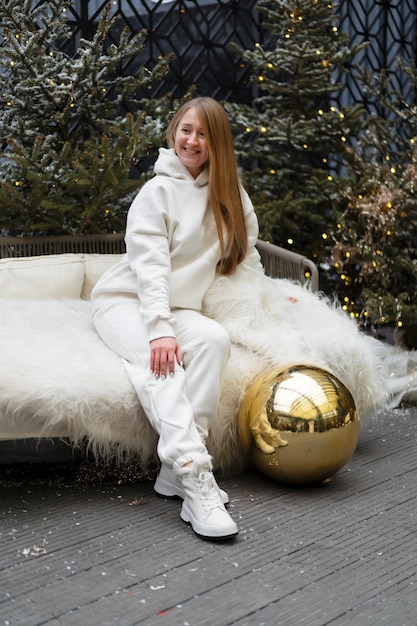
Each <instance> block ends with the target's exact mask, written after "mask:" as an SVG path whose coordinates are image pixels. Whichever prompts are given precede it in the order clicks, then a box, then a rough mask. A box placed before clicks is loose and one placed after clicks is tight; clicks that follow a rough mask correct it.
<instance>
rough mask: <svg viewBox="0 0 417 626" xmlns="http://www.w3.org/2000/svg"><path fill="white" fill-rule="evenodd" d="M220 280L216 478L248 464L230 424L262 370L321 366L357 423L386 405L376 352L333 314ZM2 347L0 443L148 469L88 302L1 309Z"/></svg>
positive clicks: (145, 434)
mask: <svg viewBox="0 0 417 626" xmlns="http://www.w3.org/2000/svg"><path fill="white" fill-rule="evenodd" d="M225 280H226V279H222V278H219V279H217V280H216V282H215V283H214V285H213V287H212V288H211V289H210V291H209V293H208V294H207V299H206V303H205V307H206V310H205V312H206V313H207V314H208V315H210V316H212V317H215V318H216V319H218V320H219V321H220V322H222V323H223V324H224V325H225V327H226V328H227V329H228V331H229V333H230V335H231V339H232V342H233V344H232V354H231V358H230V360H229V364H228V369H227V376H226V381H225V385H224V389H223V392H222V396H221V400H220V407H219V412H218V416H217V419H216V421H215V424H214V426H213V427H212V430H211V433H210V438H209V441H208V447H209V450H210V452H211V454H212V455H213V457H214V464H215V467H216V468H217V469H219V470H222V471H224V472H226V473H229V472H230V473H233V472H239V471H241V470H242V469H243V467H244V465H245V463H246V459H245V457H244V454H243V451H242V447H241V444H240V441H239V438H238V434H237V420H236V415H237V410H238V407H239V404H240V401H241V399H242V398H243V395H244V394H245V391H246V389H247V387H248V385H249V384H250V383H251V381H252V380H253V379H254V377H255V376H257V375H258V374H259V373H261V372H262V371H263V370H264V369H265V368H269V367H271V366H275V365H283V366H285V365H288V364H289V363H296V362H298V363H305V364H314V365H318V366H322V367H324V368H325V369H328V370H330V371H332V372H333V373H334V374H335V375H336V376H337V377H339V378H340V380H342V382H344V383H345V384H346V385H347V386H348V388H349V389H350V390H351V392H352V394H353V395H354V397H355V399H356V402H357V405H358V409H359V411H360V412H361V413H362V415H365V414H366V413H367V412H369V411H371V410H373V409H374V408H376V407H377V406H379V405H381V404H382V403H383V402H384V401H385V400H386V394H385V389H384V383H383V376H384V371H383V368H382V366H381V361H380V356H379V354H377V353H378V350H379V347H378V346H379V344H378V342H376V341H374V340H372V339H370V338H368V337H364V336H362V335H360V334H359V332H358V331H357V329H356V326H355V324H354V323H353V322H351V321H350V320H349V319H348V318H347V317H346V316H345V315H344V314H341V313H340V312H339V311H338V310H337V308H335V307H332V306H331V305H330V304H329V303H328V302H327V301H325V300H324V299H322V298H320V297H317V296H316V295H313V294H311V293H310V292H309V291H308V290H307V289H305V288H303V287H301V286H299V285H296V284H294V283H291V282H289V281H281V280H279V281H278V280H272V279H269V278H266V277H259V275H257V276H256V280H254V276H251V277H247V276H245V275H243V273H242V272H238V273H237V274H236V276H234V277H233V278H232V279H227V288H226V284H225ZM248 280H249V282H248ZM288 297H291V298H293V299H296V300H297V301H296V302H294V301H290V300H289V299H288ZM0 345H1V352H0V433H2V434H9V433H10V434H11V438H12V437H13V432H15V433H16V432H20V434H21V435H22V434H25V433H26V434H27V435H28V436H68V437H70V438H71V439H72V440H73V441H74V442H75V443H76V442H78V441H80V440H83V439H84V438H86V439H87V440H88V441H89V444H90V446H91V448H92V450H94V452H96V454H98V455H102V456H105V457H106V456H109V455H111V454H114V453H116V454H120V455H123V454H125V453H131V454H134V455H135V456H136V457H137V458H138V459H139V461H140V462H141V463H142V464H143V465H144V466H146V465H147V464H149V462H151V461H152V460H154V459H155V453H156V452H155V451H156V441H157V437H156V434H155V432H154V431H153V429H152V428H151V426H150V425H149V423H148V420H147V419H146V417H145V415H144V414H143V411H142V409H141V407H140V405H139V402H138V400H137V397H136V394H135V392H134V390H133V387H132V385H131V383H130V381H129V379H128V376H127V374H126V371H125V368H124V365H123V363H122V361H121V360H120V359H119V357H117V356H116V355H115V354H113V353H112V352H111V351H110V350H109V349H108V348H107V347H106V346H105V345H104V344H103V343H102V341H101V340H100V338H99V337H98V335H97V334H96V332H95V329H94V327H93V323H92V319H91V308H90V303H89V302H87V301H82V300H60V301H58V300H51V299H48V300H24V299H20V300H7V299H2V300H1V304H0Z"/></svg>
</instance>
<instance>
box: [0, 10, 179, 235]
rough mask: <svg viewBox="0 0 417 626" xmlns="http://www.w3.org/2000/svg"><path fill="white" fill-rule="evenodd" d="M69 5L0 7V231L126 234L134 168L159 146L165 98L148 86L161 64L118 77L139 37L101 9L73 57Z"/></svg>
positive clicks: (165, 64) (136, 182)
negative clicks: (88, 37)
mask: <svg viewBox="0 0 417 626" xmlns="http://www.w3.org/2000/svg"><path fill="white" fill-rule="evenodd" d="M69 5H70V3H69V2H62V0H50V1H49V2H44V3H38V4H37V6H36V7H35V8H33V2H32V1H31V0H8V1H7V2H2V3H1V4H0V23H1V25H2V27H1V37H2V39H1V42H0V45H1V48H0V49H1V60H0V147H1V150H2V152H1V155H0V179H1V189H0V231H1V232H3V233H7V234H25V233H42V234H59V233H87V232H90V233H91V232H111V231H118V230H123V228H124V222H125V215H126V209H127V206H128V204H129V200H130V198H131V196H132V195H133V193H134V192H135V190H136V189H137V187H138V185H139V184H140V181H139V180H138V175H137V174H136V175H132V168H134V167H135V166H136V164H137V163H138V162H139V161H140V160H141V159H144V158H145V157H146V156H147V155H148V154H149V151H150V150H151V149H152V147H153V146H155V144H159V143H160V126H161V125H160V123H158V120H159V119H160V118H161V117H162V118H163V117H164V115H166V111H167V109H166V108H165V107H166V106H167V103H166V102H165V100H162V99H160V100H159V101H155V100H152V98H151V95H148V94H151V88H152V84H153V83H154V82H155V81H157V80H159V79H160V78H161V77H162V75H164V74H165V72H166V71H167V68H168V60H167V59H164V60H162V61H161V62H160V63H159V65H158V66H157V67H155V68H153V69H151V70H148V69H147V68H143V67H142V68H140V69H139V71H137V73H136V74H135V75H129V74H126V75H125V74H124V73H123V69H124V65H125V64H126V62H127V61H128V60H129V59H132V58H133V57H135V56H136V55H138V53H139V52H140V50H141V49H142V47H143V44H144V34H142V33H138V34H136V35H131V34H130V33H129V32H128V31H127V30H123V31H122V32H121V34H120V35H119V36H118V39H117V43H116V44H115V43H111V40H110V38H109V32H111V33H112V37H113V39H114V31H111V29H112V27H113V26H114V23H115V20H114V19H112V18H111V17H110V5H108V6H106V8H105V9H104V11H103V13H102V15H101V17H100V20H99V23H98V25H97V28H96V31H95V33H94V35H93V37H92V39H91V41H90V40H85V39H81V40H80V41H79V43H78V46H77V48H76V50H75V53H74V54H68V53H67V52H65V50H66V49H69V46H68V44H69V43H73V42H72V32H71V28H70V25H69V21H68V20H69V11H68V7H69Z"/></svg>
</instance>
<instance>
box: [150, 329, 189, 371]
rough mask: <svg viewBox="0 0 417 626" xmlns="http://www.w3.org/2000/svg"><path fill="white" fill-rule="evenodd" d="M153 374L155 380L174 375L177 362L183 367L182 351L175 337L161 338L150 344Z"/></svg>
mask: <svg viewBox="0 0 417 626" xmlns="http://www.w3.org/2000/svg"><path fill="white" fill-rule="evenodd" d="M150 345H151V372H152V373H153V374H154V375H155V378H159V377H161V378H162V379H163V378H166V377H167V375H168V374H169V375H170V376H173V375H174V369H175V361H177V363H178V365H181V366H182V351H181V348H180V346H179V344H178V342H177V340H176V339H175V337H160V338H159V339H154V340H153V341H151V342H150Z"/></svg>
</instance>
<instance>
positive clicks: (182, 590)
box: [0, 407, 417, 626]
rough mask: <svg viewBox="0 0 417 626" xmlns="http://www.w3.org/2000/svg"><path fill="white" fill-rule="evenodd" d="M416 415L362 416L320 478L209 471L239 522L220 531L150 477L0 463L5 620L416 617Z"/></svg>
mask: <svg viewBox="0 0 417 626" xmlns="http://www.w3.org/2000/svg"><path fill="white" fill-rule="evenodd" d="M416 419H417V408H416V407H412V408H411V409H401V410H398V411H390V412H384V413H382V414H380V415H378V416H375V417H374V418H371V419H370V420H368V421H366V422H365V421H364V423H363V426H362V433H361V439H360V444H359V446H358V450H357V452H356V454H355V455H354V457H353V458H352V459H351V461H350V462H349V463H348V464H347V466H346V467H345V468H343V469H342V470H341V471H340V472H339V473H338V474H337V475H336V476H335V477H334V479H333V480H332V481H331V482H330V483H329V484H327V485H326V486H325V487H321V486H318V487H309V488H293V487H288V486H283V485H279V484H277V483H275V482H274V481H272V480H270V479H268V478H266V477H264V476H262V475H261V474H260V473H258V472H256V471H249V472H247V473H246V474H244V475H242V476H235V477H227V478H224V479H220V482H221V484H222V486H224V487H225V488H227V489H228V491H229V494H230V496H231V504H230V511H231V514H232V516H233V517H234V518H235V520H236V521H237V522H238V525H239V529H240V533H239V536H238V539H237V540H236V541H229V542H225V543H215V542H209V541H202V540H200V539H198V538H197V537H196V536H195V535H194V534H193V533H192V531H191V529H190V528H189V527H187V526H186V525H185V524H183V523H182V522H181V521H180V520H179V510H180V504H179V502H171V501H165V500H163V499H160V498H157V497H156V496H154V494H153V490H152V483H151V482H149V481H144V482H140V483H138V484H136V485H117V484H114V483H106V484H103V485H101V486H88V487H84V488H83V487H80V486H77V485H76V484H75V482H74V474H73V473H71V472H69V473H68V476H67V477H66V476H65V475H63V476H62V475H61V476H58V477H54V476H52V475H51V474H50V473H49V474H48V472H46V475H45V477H44V478H43V479H41V478H39V476H37V477H35V478H34V479H33V481H31V480H30V478H26V480H19V478H18V475H17V477H15V478H14V479H11V478H10V476H9V477H7V478H6V477H4V476H3V480H2V482H1V483H0V484H1V499H2V519H1V525H0V530H1V535H0V545H1V554H2V559H1V561H0V590H1V593H0V615H1V616H2V619H3V621H4V623H5V624H6V623H9V624H10V625H11V626H13V625H14V624H22V625H23V624H24V625H25V626H40V625H41V624H47V625H48V626H52V625H53V626H62V625H63V624H65V626H71V625H72V624H74V625H75V624H77V626H79V624H82V625H83V626H89V625H90V624H91V626H97V624H100V625H103V626H106V625H107V624H109V625H110V624H121V625H123V626H129V625H130V624H132V625H134V624H148V625H152V626H153V624H158V625H159V624H161V623H167V624H169V625H170V626H176V625H177V624H178V626H179V625H181V626H183V625H184V624H187V623H188V624H190V625H192V626H194V625H198V626H205V625H206V624H207V625H209V624H210V626H227V625H229V624H230V625H232V624H233V625H240V626H243V625H245V626H249V625H252V624H253V625H256V626H260V625H261V624H266V625H267V626H275V625H279V624H282V625H283V626H291V625H293V624H294V625H297V626H298V625H300V626H301V625H303V624H308V625H309V626H324V625H325V624H332V625H337V626H342V625H344V624H352V623H354V624H355V626H356V625H358V626H362V624H363V625H365V624H370V623H372V624H375V623H378V624H379V623H381V624H384V623H386V624H390V625H391V624H399V625H400V624H404V625H405V624H410V625H411V624H413V626H414V624H415V623H417V606H416V603H415V602H414V596H413V593H414V589H415V585H417V571H416V570H417V565H416V563H417V558H416V557H417V554H416V551H417V548H416V545H415V541H414V537H415V532H416V529H417V520H416V517H415V514H414V509H415V501H416V491H417V480H416V479H417V456H416V447H417V443H416V438H417V436H416V434H415V427H414V423H415V421H416ZM50 471H51V470H49V472H50ZM44 541H45V543H44ZM35 546H37V549H36V548H35ZM37 551H38V555H37V556H35V555H36V553H37ZM164 619H165V622H164Z"/></svg>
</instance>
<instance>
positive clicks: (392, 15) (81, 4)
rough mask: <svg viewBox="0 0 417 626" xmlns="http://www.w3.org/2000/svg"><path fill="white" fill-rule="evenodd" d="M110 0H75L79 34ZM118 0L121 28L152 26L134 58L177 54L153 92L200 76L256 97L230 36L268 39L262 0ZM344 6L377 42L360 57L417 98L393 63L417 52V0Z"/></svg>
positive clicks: (349, 24) (345, 22)
mask: <svg viewBox="0 0 417 626" xmlns="http://www.w3.org/2000/svg"><path fill="white" fill-rule="evenodd" d="M42 1H44V0H42ZM323 1H326V0H323ZM107 2H108V0H74V2H73V5H72V8H71V18H70V19H71V25H72V27H73V30H74V41H75V42H76V40H77V38H79V37H87V38H88V37H90V35H91V32H92V31H93V29H94V24H95V23H96V22H97V19H98V16H99V15H100V13H101V11H102V9H103V7H104V5H105V4H107ZM294 2H295V0H294ZM35 4H39V2H35ZM111 5H112V12H113V14H115V15H117V16H118V17H119V26H118V27H119V28H122V27H124V26H128V28H130V29H131V30H132V32H137V31H139V30H141V29H143V28H146V29H147V31H148V36H147V40H146V46H145V49H144V50H143V52H142V54H141V56H140V58H137V59H135V60H133V61H132V63H136V64H142V65H145V66H147V67H152V65H153V64H154V63H155V62H156V60H157V59H158V57H160V56H165V55H167V54H169V53H174V55H175V59H174V61H173V63H172V66H171V72H170V75H169V77H167V79H166V80H165V81H164V82H163V83H162V84H161V85H157V86H155V91H154V92H153V94H152V95H154V96H158V95H161V94H162V93H163V92H166V91H172V92H173V93H174V95H175V96H176V97H181V96H182V95H183V94H184V93H185V91H186V90H187V88H188V87H189V86H190V85H191V84H196V85H197V87H198V90H199V91H200V93H203V94H205V95H211V96H213V97H215V98H218V99H224V100H231V101H237V102H239V101H245V102H250V100H251V98H252V97H253V91H252V90H253V87H252V85H251V83H250V70H249V69H248V68H247V67H245V65H244V64H241V62H240V59H239V57H238V55H237V54H236V53H235V52H234V51H233V50H232V49H231V48H230V42H235V43H237V44H238V45H240V46H241V47H242V48H253V46H254V43H255V42H257V41H260V42H262V40H263V34H262V30H261V27H260V23H261V21H262V18H261V17H260V16H259V14H258V12H257V11H256V5H257V1H256V0H218V1H213V0H141V1H138V0H112V1H111ZM337 13H338V14H339V16H340V28H341V30H343V31H344V32H346V33H348V34H349V37H350V40H351V42H352V43H360V42H363V41H369V43H370V45H369V46H368V47H367V48H366V49H365V50H364V51H363V52H362V53H361V55H360V57H359V58H358V59H356V61H357V62H359V63H361V64H362V65H364V66H366V67H368V68H370V69H372V70H375V71H379V70H380V69H382V68H387V69H388V70H389V71H391V72H392V74H393V77H394V80H395V81H396V85H397V86H398V88H399V89H400V90H401V91H402V92H403V94H404V96H405V97H406V98H407V100H408V101H413V100H414V98H415V94H414V92H413V91H412V86H410V85H409V84H408V82H407V79H406V77H405V76H403V75H401V74H399V73H397V72H395V71H394V67H395V60H396V57H397V56H399V55H401V56H404V57H410V58H412V59H414V60H415V59H416V56H417V0H392V1H389V0H339V3H338V8H337ZM336 78H337V79H338V80H339V79H340V80H341V81H342V82H343V84H344V86H345V89H344V90H343V92H342V94H341V95H340V97H339V98H338V101H339V104H345V105H349V104H354V103H357V102H362V101H363V93H362V91H361V89H360V86H359V85H358V84H357V83H356V82H355V80H354V79H353V78H352V77H350V76H347V77H346V76H340V77H339V76H337V77H336Z"/></svg>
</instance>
